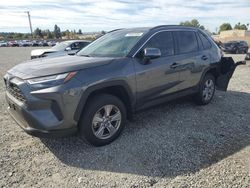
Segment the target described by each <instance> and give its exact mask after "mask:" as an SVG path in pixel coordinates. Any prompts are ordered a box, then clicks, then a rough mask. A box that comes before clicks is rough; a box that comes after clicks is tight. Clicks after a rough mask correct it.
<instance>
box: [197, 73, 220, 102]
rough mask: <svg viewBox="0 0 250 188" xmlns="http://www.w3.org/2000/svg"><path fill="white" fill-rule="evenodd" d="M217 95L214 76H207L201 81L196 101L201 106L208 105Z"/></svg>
mask: <svg viewBox="0 0 250 188" xmlns="http://www.w3.org/2000/svg"><path fill="white" fill-rule="evenodd" d="M214 93H215V78H214V76H213V75H212V74H209V73H208V74H206V75H205V77H204V78H203V80H202V81H201V84H200V87H199V92H198V93H197V94H196V96H195V101H196V102H197V103H198V104H200V105H206V104H208V103H210V102H211V101H212V99H213V96H214Z"/></svg>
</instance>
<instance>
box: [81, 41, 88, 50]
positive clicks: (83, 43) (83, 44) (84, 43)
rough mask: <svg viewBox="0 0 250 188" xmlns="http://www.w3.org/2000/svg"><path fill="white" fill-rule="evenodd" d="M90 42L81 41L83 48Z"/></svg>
mask: <svg viewBox="0 0 250 188" xmlns="http://www.w3.org/2000/svg"><path fill="white" fill-rule="evenodd" d="M88 44H89V43H88V42H80V48H81V49H82V48H83V47H85V46H87V45H88Z"/></svg>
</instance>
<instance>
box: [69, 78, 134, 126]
mask: <svg viewBox="0 0 250 188" xmlns="http://www.w3.org/2000/svg"><path fill="white" fill-rule="evenodd" d="M101 93H107V94H111V95H114V96H116V97H118V98H119V99H120V100H121V101H122V102H123V103H124V105H125V107H126V110H127V116H128V119H132V116H133V112H134V106H135V97H134V95H133V93H132V91H131V89H130V87H129V86H128V84H127V83H126V82H125V81H111V82H105V83H100V84H96V85H93V86H90V87H89V88H87V89H86V90H85V91H84V93H83V94H82V96H81V98H80V102H79V104H78V106H77V108H76V111H75V114H74V120H75V121H76V122H79V119H80V117H81V114H82V113H83V112H84V109H85V106H86V103H87V102H88V101H89V99H90V98H91V97H93V96H96V95H98V94H101Z"/></svg>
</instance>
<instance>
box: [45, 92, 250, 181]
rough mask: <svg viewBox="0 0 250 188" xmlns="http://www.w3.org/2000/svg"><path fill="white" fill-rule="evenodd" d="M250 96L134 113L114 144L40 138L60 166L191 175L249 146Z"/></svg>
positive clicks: (221, 96) (220, 96) (219, 96)
mask: <svg viewBox="0 0 250 188" xmlns="http://www.w3.org/2000/svg"><path fill="white" fill-rule="evenodd" d="M249 101H250V93H243V92H236V91H228V92H219V91H218V92H217V93H216V95H215V98H214V100H213V101H212V103H211V104H209V105H206V106H197V105H195V104H194V103H193V102H192V101H191V99H190V97H186V98H182V99H179V100H176V101H173V102H170V103H167V104H164V105H161V106H157V107H154V108H151V109H149V110H145V111H143V112H140V113H139V114H137V115H136V116H135V118H134V121H133V122H128V123H127V126H126V128H125V130H124V132H123V134H122V135H121V137H120V138H118V139H117V140H116V141H114V142H113V143H111V144H110V145H107V146H104V147H93V146H90V145H88V144H86V143H85V142H84V141H82V140H81V139H80V138H78V137H70V138H61V139H47V138H43V139H41V140H42V142H43V143H44V144H45V145H46V146H47V147H48V148H49V149H50V151H51V152H52V153H53V154H54V155H55V156H56V157H57V158H58V159H59V160H60V161H61V162H62V163H64V164H66V165H69V166H74V167H78V168H82V169H89V170H99V171H109V172H120V173H129V174H138V175H145V176H150V177H166V176H168V177H172V176H177V175H181V174H187V173H194V172H196V171H199V170H200V169H203V168H206V167H208V166H210V165H212V164H214V163H217V162H218V161H220V160H222V159H224V158H226V157H228V156H230V155H232V154H234V153H236V152H237V151H239V150H241V149H243V148H244V147H246V146H248V145H249V144H250V124H249V121H250V106H249Z"/></svg>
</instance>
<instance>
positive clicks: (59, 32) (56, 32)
mask: <svg viewBox="0 0 250 188" xmlns="http://www.w3.org/2000/svg"><path fill="white" fill-rule="evenodd" d="M54 35H55V37H56V38H57V39H59V38H61V37H62V34H61V29H60V27H58V26H57V25H55V26H54Z"/></svg>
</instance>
